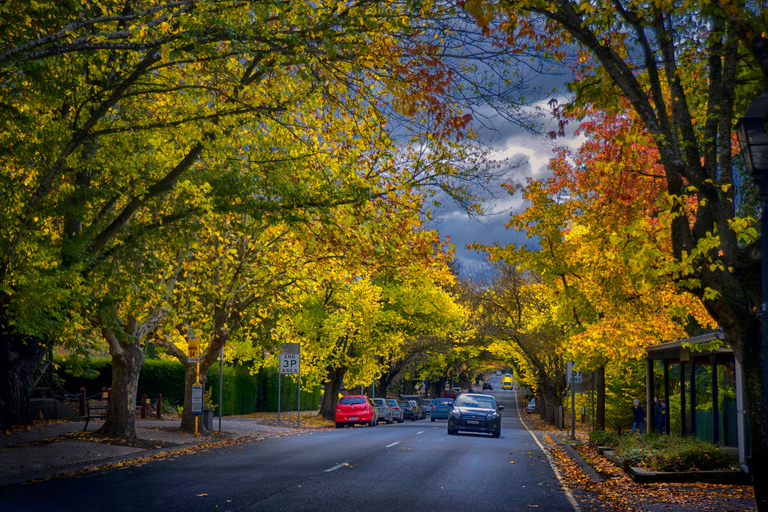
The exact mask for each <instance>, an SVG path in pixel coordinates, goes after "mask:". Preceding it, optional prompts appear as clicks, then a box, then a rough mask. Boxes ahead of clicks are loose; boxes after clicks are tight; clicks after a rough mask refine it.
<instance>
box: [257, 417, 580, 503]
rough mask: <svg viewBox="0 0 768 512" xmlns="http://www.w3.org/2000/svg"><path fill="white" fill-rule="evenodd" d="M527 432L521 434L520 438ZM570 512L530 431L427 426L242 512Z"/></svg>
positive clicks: (565, 499)
mask: <svg viewBox="0 0 768 512" xmlns="http://www.w3.org/2000/svg"><path fill="white" fill-rule="evenodd" d="M523 434H524V435H523ZM338 507H343V508H344V509H347V510H379V509H387V510H394V511H399V510H402V511H411V510H415V509H424V510H444V511H454V510H455V511H466V510H473V509H478V510H489V511H495V510H499V511H500V510H530V508H540V509H542V510H564V511H565V510H572V508H571V506H570V504H569V503H568V500H567V498H566V497H565V496H564V494H563V492H562V490H561V489H560V486H559V484H558V482H557V479H556V477H555V476H554V474H553V472H552V470H551V467H550V466H549V463H548V461H547V458H546V456H545V455H544V454H543V453H541V451H540V450H539V449H538V446H537V445H536V444H535V442H534V441H533V440H532V438H531V437H530V435H529V434H528V433H527V432H525V431H523V432H519V431H515V430H511V431H509V432H506V433H503V434H502V437H501V438H500V439H494V438H493V437H492V436H490V435H480V434H459V435H457V436H448V435H447V434H446V431H445V426H444V425H442V426H435V427H432V428H428V429H425V431H424V433H423V434H422V435H420V436H419V437H412V438H410V439H409V440H407V441H404V442H402V443H400V444H398V445H395V446H392V447H390V448H389V449H388V450H382V451H378V452H376V453H373V454H371V455H370V456H368V457H365V458H362V459H360V460H358V461H356V462H355V463H354V464H350V465H349V466H344V467H341V468H338V469H337V470H335V471H333V472H331V473H330V474H326V475H318V476H316V477H314V478H310V479H307V480H305V481H304V482H302V483H301V484H297V485H295V486H292V487H288V488H286V489H285V490H284V491H283V492H280V493H276V494H274V495H272V496H270V497H268V498H266V499H263V500H261V501H259V502H254V503H253V504H252V505H251V506H249V507H247V508H246V509H245V510H247V511H248V512H258V511H270V510H283V509H287V510H301V511H324V510H329V509H332V508H338Z"/></svg>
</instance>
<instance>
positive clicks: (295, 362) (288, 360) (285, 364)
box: [280, 354, 301, 375]
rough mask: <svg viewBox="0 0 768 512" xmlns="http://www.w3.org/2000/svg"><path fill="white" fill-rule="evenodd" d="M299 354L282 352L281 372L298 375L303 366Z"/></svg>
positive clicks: (282, 373)
mask: <svg viewBox="0 0 768 512" xmlns="http://www.w3.org/2000/svg"><path fill="white" fill-rule="evenodd" d="M300 357H301V356H300V355H299V354H280V374H281V375H286V374H289V375H298V373H299V368H300V366H301V360H300Z"/></svg>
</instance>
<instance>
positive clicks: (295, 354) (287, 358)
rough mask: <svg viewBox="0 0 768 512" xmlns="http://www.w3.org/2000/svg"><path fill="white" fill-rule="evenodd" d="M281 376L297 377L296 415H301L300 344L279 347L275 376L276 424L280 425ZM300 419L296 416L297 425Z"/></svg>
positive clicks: (286, 344)
mask: <svg viewBox="0 0 768 512" xmlns="http://www.w3.org/2000/svg"><path fill="white" fill-rule="evenodd" d="M283 374H288V375H296V376H298V383H299V386H298V388H299V390H298V397H297V400H296V403H297V409H298V411H297V415H300V414H301V344H300V343H283V344H282V346H281V347H280V369H279V373H278V375H277V379H278V380H277V422H278V423H280V395H281V380H282V376H283ZM300 422H301V418H300V417H299V416H297V421H296V423H297V425H298V424H300Z"/></svg>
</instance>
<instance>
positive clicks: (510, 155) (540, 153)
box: [429, 117, 584, 277]
mask: <svg viewBox="0 0 768 512" xmlns="http://www.w3.org/2000/svg"><path fill="white" fill-rule="evenodd" d="M543 121H544V122H545V123H548V124H550V125H552V126H554V120H553V119H552V118H551V117H550V118H549V119H548V120H547V119H544V120H543ZM575 128H576V127H575V126H568V127H567V129H566V136H565V137H558V138H557V139H556V140H551V139H549V138H545V137H542V136H539V135H534V134H532V133H530V132H528V131H526V130H524V129H522V128H519V127H513V126H511V125H510V124H509V123H497V126H495V127H493V128H485V129H483V130H481V133H480V137H481V138H483V139H485V142H486V143H488V144H489V145H491V146H492V147H493V149H494V157H495V158H496V159H499V160H502V159H508V160H509V161H510V162H518V163H519V166H516V167H514V168H512V169H510V170H509V171H508V172H507V174H506V175H505V177H504V180H503V181H505V182H510V183H517V184H522V183H524V182H525V181H526V179H527V178H533V179H545V178H548V177H550V176H551V173H550V172H549V170H548V169H547V165H548V163H549V161H550V159H551V158H554V156H555V152H556V150H557V148H561V147H568V148H570V149H572V150H574V151H575V150H576V149H577V148H578V147H579V145H580V144H581V143H582V142H583V141H584V138H583V137H582V136H576V135H574V131H575ZM550 129H552V128H550ZM489 192H490V193H484V194H482V195H483V196H484V197H485V198H486V204H488V205H489V207H488V210H489V212H488V214H486V215H484V216H482V217H479V218H478V217H474V218H473V217H470V216H468V215H467V213H466V212H464V211H463V210H461V209H460V208H458V207H457V206H455V205H451V204H448V205H445V206H444V207H443V208H442V209H441V210H439V211H438V212H437V215H436V216H435V218H434V220H433V221H432V222H431V223H429V227H431V228H434V229H437V230H438V232H439V233H440V235H441V236H442V237H443V238H445V237H450V242H451V243H452V244H453V245H454V247H455V250H456V258H457V259H458V260H459V261H460V262H461V267H462V271H463V274H464V277H470V276H471V275H478V274H481V273H482V272H483V271H484V270H485V269H486V268H487V265H488V264H487V256H488V255H487V253H485V252H480V251H476V250H474V249H467V248H466V246H467V245H468V244H472V243H476V242H479V243H480V244H483V245H493V244H500V245H506V244H510V243H514V244H517V245H522V244H526V243H529V244H531V243H533V245H535V243H536V242H535V240H533V241H531V240H529V239H527V237H526V234H525V233H518V232H516V231H514V230H513V229H511V228H510V229H507V228H506V227H505V225H506V224H507V222H509V218H510V214H512V213H519V212H522V211H524V209H525V207H526V203H525V201H524V200H523V198H522V195H521V194H520V193H517V194H515V195H514V196H511V195H510V194H508V193H507V192H506V190H504V189H503V188H502V187H501V182H499V183H497V184H496V185H495V186H494V187H492V189H491V190H490V191H489Z"/></svg>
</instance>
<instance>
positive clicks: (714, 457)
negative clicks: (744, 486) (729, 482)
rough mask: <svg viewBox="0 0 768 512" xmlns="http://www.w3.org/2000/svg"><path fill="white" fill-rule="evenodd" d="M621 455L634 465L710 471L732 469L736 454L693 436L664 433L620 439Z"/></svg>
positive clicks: (648, 467)
mask: <svg viewBox="0 0 768 512" xmlns="http://www.w3.org/2000/svg"><path fill="white" fill-rule="evenodd" d="M616 453H617V455H619V456H620V457H623V458H624V460H626V461H627V462H628V463H629V464H630V465H631V466H642V467H644V468H645V469H648V470H651V471H694V470H699V471H707V470H717V469H731V468H733V467H734V466H735V465H736V462H737V461H736V457H735V456H734V455H733V454H732V453H730V452H727V451H725V450H721V449H719V448H718V447H717V446H714V445H712V444H709V443H706V442H704V441H701V440H699V439H696V438H693V437H680V436H675V435H672V436H665V435H660V434H646V435H639V436H636V435H629V436H622V437H621V438H620V439H619V447H618V449H617V450H616Z"/></svg>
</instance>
